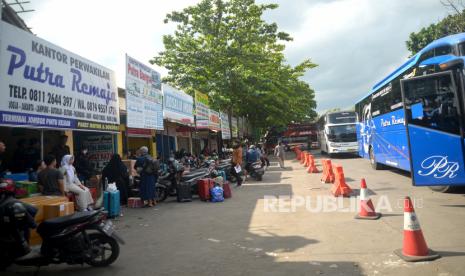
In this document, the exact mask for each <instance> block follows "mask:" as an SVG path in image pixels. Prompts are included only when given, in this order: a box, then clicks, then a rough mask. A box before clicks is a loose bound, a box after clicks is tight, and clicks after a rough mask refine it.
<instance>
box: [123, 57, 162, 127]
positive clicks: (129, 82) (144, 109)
mask: <svg viewBox="0 0 465 276" xmlns="http://www.w3.org/2000/svg"><path fill="white" fill-rule="evenodd" d="M126 112H127V126H128V127H132V128H146V129H157V130H162V129H163V94H162V92H161V76H160V74H159V73H158V72H157V71H155V70H153V69H152V68H150V67H148V66H146V65H144V64H142V63H141V62H139V61H137V60H135V59H133V58H131V57H130V56H128V55H126Z"/></svg>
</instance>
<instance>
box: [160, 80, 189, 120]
mask: <svg viewBox="0 0 465 276" xmlns="http://www.w3.org/2000/svg"><path fill="white" fill-rule="evenodd" d="M163 117H164V118H165V119H168V120H170V121H173V122H177V123H180V124H184V125H193V124H194V99H193V98H192V96H190V95H188V94H186V93H184V92H183V91H181V90H178V89H176V88H174V87H172V86H170V85H169V84H163Z"/></svg>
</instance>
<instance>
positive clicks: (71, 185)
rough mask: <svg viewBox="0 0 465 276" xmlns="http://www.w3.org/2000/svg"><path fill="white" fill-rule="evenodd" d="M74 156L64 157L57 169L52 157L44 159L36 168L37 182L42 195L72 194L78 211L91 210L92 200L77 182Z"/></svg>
mask: <svg viewBox="0 0 465 276" xmlns="http://www.w3.org/2000/svg"><path fill="white" fill-rule="evenodd" d="M73 163H74V156H73V155H69V154H67V155H65V156H63V158H62V160H61V166H60V167H59V168H58V169H57V160H56V158H55V156H54V155H52V154H49V155H46V156H45V157H44V160H43V163H41V165H40V166H39V168H38V174H37V182H38V186H39V190H40V192H41V193H42V194H43V195H62V196H66V195H67V193H73V194H74V195H75V197H76V204H77V209H78V210H79V211H85V210H92V205H93V204H94V200H93V199H92V195H91V193H90V191H89V189H88V188H87V187H86V186H84V185H83V184H82V183H81V181H80V180H79V178H78V176H77V173H76V169H75V168H74V166H73Z"/></svg>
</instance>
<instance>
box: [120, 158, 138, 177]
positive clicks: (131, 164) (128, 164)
mask: <svg viewBox="0 0 465 276" xmlns="http://www.w3.org/2000/svg"><path fill="white" fill-rule="evenodd" d="M123 163H124V165H125V166H126V168H128V172H129V175H130V176H138V175H139V174H138V173H137V171H136V170H135V169H134V165H135V164H136V160H123Z"/></svg>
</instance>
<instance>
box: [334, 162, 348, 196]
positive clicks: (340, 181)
mask: <svg viewBox="0 0 465 276" xmlns="http://www.w3.org/2000/svg"><path fill="white" fill-rule="evenodd" d="M334 174H335V176H336V181H335V182H334V185H333V188H332V189H331V192H332V193H333V195H334V196H335V197H338V196H350V194H351V193H352V189H351V188H350V187H349V186H348V185H347V183H346V180H345V177H344V171H343V169H342V166H341V165H334Z"/></svg>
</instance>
